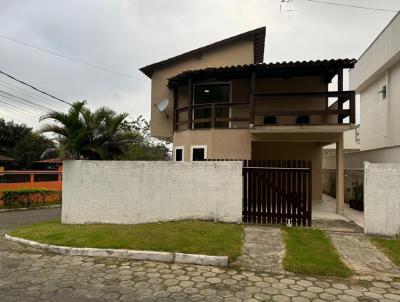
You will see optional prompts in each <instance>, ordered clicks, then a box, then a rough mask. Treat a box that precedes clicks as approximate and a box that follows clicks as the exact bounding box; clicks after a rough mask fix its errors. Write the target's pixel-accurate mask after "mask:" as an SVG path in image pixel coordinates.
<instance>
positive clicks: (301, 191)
mask: <svg viewBox="0 0 400 302" xmlns="http://www.w3.org/2000/svg"><path fill="white" fill-rule="evenodd" d="M311 174H312V173H311V161H305V160H304V161H303V160H245V161H244V162H243V222H245V223H254V224H289V225H297V226H310V225H311V211H312V208H311V204H312V202H311V195H312V194H311V192H312V175H311Z"/></svg>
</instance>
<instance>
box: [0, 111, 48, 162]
mask: <svg viewBox="0 0 400 302" xmlns="http://www.w3.org/2000/svg"><path fill="white" fill-rule="evenodd" d="M54 148H55V145H54V143H53V142H52V141H51V140H50V139H48V138H46V137H44V136H41V135H40V134H38V133H35V132H33V131H32V128H29V127H27V126H26V125H24V124H17V123H14V122H13V121H9V122H6V121H5V120H4V119H0V154H5V155H8V156H10V157H13V158H14V159H15V161H14V162H12V163H11V164H12V166H13V167H14V168H18V169H29V168H31V167H32V164H33V162H34V161H36V160H39V159H43V158H48V157H49V156H54V154H51V153H48V152H46V151H48V150H49V149H54Z"/></svg>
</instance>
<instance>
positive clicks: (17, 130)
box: [0, 118, 32, 156]
mask: <svg viewBox="0 0 400 302" xmlns="http://www.w3.org/2000/svg"><path fill="white" fill-rule="evenodd" d="M31 133H32V128H29V127H27V126H26V125H23V124H21V125H19V124H16V123H14V122H12V121H10V122H6V121H5V120H4V119H2V118H0V154H5V155H8V156H11V153H12V149H13V148H14V146H15V145H16V144H17V143H18V142H19V141H20V140H21V139H22V138H23V137H25V136H26V135H29V134H31Z"/></svg>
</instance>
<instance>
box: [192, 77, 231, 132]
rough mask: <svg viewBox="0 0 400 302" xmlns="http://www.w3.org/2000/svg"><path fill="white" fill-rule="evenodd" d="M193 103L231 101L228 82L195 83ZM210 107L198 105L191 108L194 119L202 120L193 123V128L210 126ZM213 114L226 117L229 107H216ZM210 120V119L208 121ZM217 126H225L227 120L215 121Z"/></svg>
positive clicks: (226, 125)
mask: <svg viewBox="0 0 400 302" xmlns="http://www.w3.org/2000/svg"><path fill="white" fill-rule="evenodd" d="M193 91H194V93H193V105H201V104H211V103H229V102H230V101H231V84H230V83H226V82H224V83H206V84H195V85H194V87H193ZM211 115H212V112H211V108H210V107H206V108H204V107H199V108H196V107H194V108H193V118H194V119H195V120H204V122H198V123H194V125H193V128H196V129H198V128H210V127H211ZM215 116H216V117H217V118H228V117H229V116H230V114H229V107H219V106H217V107H216V111H215ZM208 120H210V121H208ZM215 126H216V127H217V128H227V127H228V122H216V124H215Z"/></svg>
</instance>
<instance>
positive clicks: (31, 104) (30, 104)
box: [0, 89, 52, 113]
mask: <svg viewBox="0 0 400 302" xmlns="http://www.w3.org/2000/svg"><path fill="white" fill-rule="evenodd" d="M0 96H3V97H6V98H8V99H9V100H10V101H16V102H18V103H20V104H23V105H24V106H28V107H31V108H34V109H35V110H36V111H41V112H46V113H48V112H49V111H52V110H51V109H49V108H47V107H44V106H42V105H39V104H36V103H34V102H31V101H29V100H27V99H24V98H21V97H19V96H16V95H14V94H11V93H8V92H6V91H4V90H1V89H0Z"/></svg>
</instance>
